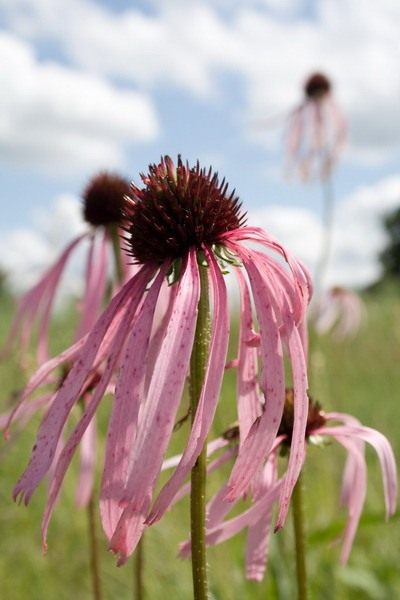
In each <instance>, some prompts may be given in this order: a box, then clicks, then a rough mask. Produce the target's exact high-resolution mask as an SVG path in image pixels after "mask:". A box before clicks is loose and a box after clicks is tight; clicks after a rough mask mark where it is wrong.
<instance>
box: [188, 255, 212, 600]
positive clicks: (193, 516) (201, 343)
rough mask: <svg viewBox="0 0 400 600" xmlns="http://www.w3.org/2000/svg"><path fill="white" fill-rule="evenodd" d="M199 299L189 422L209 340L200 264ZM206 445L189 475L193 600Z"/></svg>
mask: <svg viewBox="0 0 400 600" xmlns="http://www.w3.org/2000/svg"><path fill="white" fill-rule="evenodd" d="M199 270H200V300H199V305H198V314H197V324H196V333H195V340H194V344H193V350H192V356H191V359H190V409H191V418H192V423H193V420H194V417H195V415H196V409H197V405H198V402H199V398H200V393H201V389H202V386H203V381H204V375H205V371H206V365H207V355H208V347H209V342H210V301H209V291H208V268H207V267H206V266H203V265H200V266H199ZM206 467H207V455H206V447H204V448H203V450H202V452H201V454H200V456H199V457H198V459H197V461H196V464H195V465H194V467H193V469H192V474H191V493H190V531H191V542H192V575H193V592H194V599H195V600H207V598H208V584H207V559H206V542H205V528H206V527H205V526H206V523H205V514H206V473H207V470H206Z"/></svg>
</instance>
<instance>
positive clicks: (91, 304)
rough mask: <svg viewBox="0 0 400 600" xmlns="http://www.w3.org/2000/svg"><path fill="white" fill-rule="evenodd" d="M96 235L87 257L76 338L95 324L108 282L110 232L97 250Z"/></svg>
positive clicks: (103, 235) (105, 232)
mask: <svg viewBox="0 0 400 600" xmlns="http://www.w3.org/2000/svg"><path fill="white" fill-rule="evenodd" d="M96 242H97V240H96V237H95V236H93V237H92V239H91V243H90V248H89V252H88V257H87V264H86V275H85V291H84V295H83V300H82V310H81V317H80V320H79V324H78V327H77V330H76V334H75V339H77V340H78V339H79V338H81V337H82V336H83V335H85V334H86V333H87V332H88V331H90V330H91V328H92V327H93V325H94V324H95V322H96V320H97V317H98V315H99V312H100V309H101V303H102V301H103V299H104V295H105V288H106V283H107V254H108V233H107V230H106V229H104V232H103V234H102V236H101V239H100V244H99V248H98V250H97V252H96Z"/></svg>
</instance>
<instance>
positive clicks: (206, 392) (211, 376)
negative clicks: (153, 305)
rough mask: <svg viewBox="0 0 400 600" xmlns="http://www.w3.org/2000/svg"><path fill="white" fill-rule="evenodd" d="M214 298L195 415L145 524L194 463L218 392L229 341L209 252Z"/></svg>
mask: <svg viewBox="0 0 400 600" xmlns="http://www.w3.org/2000/svg"><path fill="white" fill-rule="evenodd" d="M205 254H206V258H207V262H208V269H209V275H210V283H211V290H212V295H213V300H214V302H213V305H214V306H213V318H212V331H211V341H210V347H209V354H208V361H207V368H206V373H205V376H204V383H203V387H202V390H201V394H200V398H199V402H198V406H197V410H196V415H195V417H194V421H193V425H192V428H191V432H190V435H189V439H188V441H187V444H186V448H185V450H184V452H183V456H182V460H181V461H180V463H179V465H178V467H177V468H176V470H175V472H174V474H173V475H172V476H171V478H170V479H169V480H168V481H167V483H166V484H165V486H164V487H163V488H162V490H161V492H160V494H159V496H158V498H157V500H156V502H155V505H154V507H153V509H152V512H151V514H150V516H149V517H148V519H147V520H146V522H147V523H148V524H152V523H155V522H156V521H158V520H159V519H160V518H161V517H162V515H163V514H164V512H165V511H166V510H167V508H168V505H169V504H170V502H171V501H172V499H173V498H174V496H175V495H176V493H177V491H178V489H179V487H180V486H181V485H182V483H183V481H184V480H185V478H186V476H187V475H188V473H189V472H190V470H191V468H192V467H193V465H194V464H195V462H196V459H197V457H198V456H199V454H200V452H201V450H202V448H203V446H204V444H205V441H206V437H207V435H208V432H209V430H210V427H211V423H212V421H213V419H214V414H215V410H216V407H217V402H218V398H219V394H220V390H221V385H222V378H223V375H224V367H225V361H226V353H227V350H228V340H229V311H228V306H227V292H226V286H225V282H224V278H223V275H222V273H221V270H220V268H219V265H218V263H217V262H216V260H215V258H214V256H213V254H212V253H210V252H208V251H207V250H205Z"/></svg>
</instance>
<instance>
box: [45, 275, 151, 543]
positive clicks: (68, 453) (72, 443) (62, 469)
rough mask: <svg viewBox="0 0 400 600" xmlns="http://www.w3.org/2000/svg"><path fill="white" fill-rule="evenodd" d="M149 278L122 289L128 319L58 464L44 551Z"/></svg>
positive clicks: (120, 326) (120, 327) (51, 488)
mask: <svg viewBox="0 0 400 600" xmlns="http://www.w3.org/2000/svg"><path fill="white" fill-rule="evenodd" d="M149 277H150V273H149V269H147V268H146V267H144V268H143V270H142V271H141V272H140V273H138V275H137V276H136V277H135V278H134V279H133V280H132V282H130V283H129V284H126V286H125V287H124V288H122V290H126V291H128V293H129V292H130V294H129V304H128V307H127V309H126V311H125V318H124V320H123V321H121V323H120V325H119V327H118V330H117V332H116V335H115V337H114V339H113V342H112V345H111V348H110V353H109V356H108V357H107V361H106V365H105V369H104V371H103V373H102V375H101V378H100V381H99V382H98V384H97V386H96V389H95V391H94V393H93V395H92V396H91V397H90V400H89V401H88V402H87V404H86V407H85V411H84V413H83V416H82V418H81V419H80V421H79V423H78V424H77V425H76V427H75V429H74V430H73V432H72V433H71V435H70V437H69V439H68V441H67V443H66V444H65V447H64V449H63V451H62V452H61V455H60V458H59V459H58V461H57V465H56V468H55V473H54V478H53V481H52V484H51V487H50V492H49V498H48V501H47V506H46V509H45V512H44V516H43V522H42V543H43V547H44V548H46V546H47V542H46V536H47V529H48V525H49V521H50V518H51V515H52V512H53V509H54V506H55V503H56V501H57V498H58V494H59V491H60V488H61V484H62V482H63V480H64V476H65V473H66V471H67V469H68V467H69V465H70V463H71V460H72V458H73V455H74V452H75V449H76V447H77V445H78V444H79V442H80V441H81V439H82V436H83V434H84V433H85V431H86V430H87V427H88V426H89V424H90V422H91V421H92V419H93V416H94V415H95V412H96V410H97V408H98V406H99V403H100V401H101V400H102V398H103V396H104V394H105V391H106V389H107V387H108V384H109V382H110V379H111V377H112V374H113V371H114V369H115V367H116V366H117V363H118V359H119V357H120V355H121V353H122V352H123V349H124V344H125V340H126V338H127V336H128V333H129V330H130V324H131V321H132V319H133V318H134V315H135V313H136V311H137V308H138V305H139V304H140V302H141V300H142V297H143V294H144V291H145V287H146V284H147V282H148V279H149ZM122 290H121V291H122ZM135 291H136V293H135ZM117 297H118V295H117V296H116V297H115V298H117ZM100 320H101V318H100ZM89 339H90V335H89Z"/></svg>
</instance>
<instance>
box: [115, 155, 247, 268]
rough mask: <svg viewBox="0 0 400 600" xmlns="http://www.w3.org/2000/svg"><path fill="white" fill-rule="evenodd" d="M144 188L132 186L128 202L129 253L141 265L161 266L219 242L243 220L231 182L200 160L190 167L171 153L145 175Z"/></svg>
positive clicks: (127, 238)
mask: <svg viewBox="0 0 400 600" xmlns="http://www.w3.org/2000/svg"><path fill="white" fill-rule="evenodd" d="M141 177H142V181H143V183H144V187H142V188H139V187H136V186H134V185H132V186H131V191H130V197H131V199H132V200H127V202H126V211H125V215H126V222H127V224H128V225H127V226H126V227H125V230H126V232H127V235H126V238H125V239H126V241H127V242H128V252H129V254H131V255H132V256H133V257H134V259H135V261H136V262H138V263H157V264H160V263H162V262H164V261H165V260H167V259H175V258H180V257H184V256H185V255H186V254H187V252H188V250H189V249H190V248H197V249H201V248H202V247H203V246H204V245H207V246H211V245H213V244H217V243H218V242H219V241H220V237H221V235H222V234H224V233H226V232H228V231H231V230H233V229H237V228H238V227H241V226H242V225H243V224H244V220H245V215H244V214H241V212H240V208H241V204H240V202H239V199H238V198H237V197H236V196H235V191H233V192H232V193H230V194H229V195H228V184H227V183H225V180H223V181H222V182H221V183H219V181H218V176H217V174H216V173H213V172H212V171H211V169H210V170H209V171H206V170H205V169H201V168H200V166H199V164H198V163H197V164H196V166H195V167H192V168H190V167H189V165H188V164H187V163H186V164H184V163H183V162H182V160H181V159H180V158H179V159H178V164H177V166H176V167H175V165H174V163H173V162H172V160H171V159H170V158H169V157H168V156H166V157H164V158H163V159H162V160H161V163H160V164H159V165H151V166H150V167H149V173H148V175H146V176H144V175H142V176H141Z"/></svg>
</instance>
